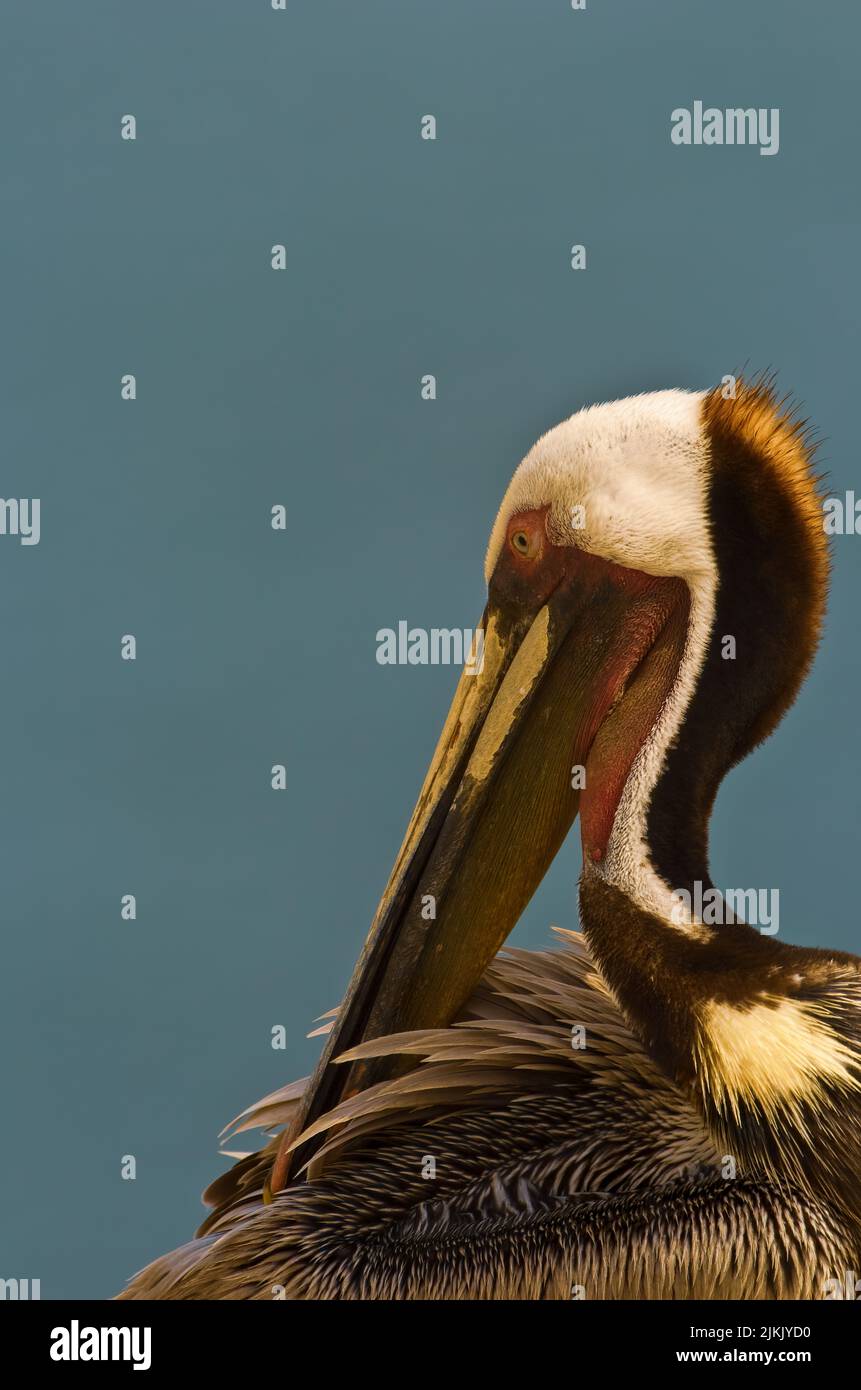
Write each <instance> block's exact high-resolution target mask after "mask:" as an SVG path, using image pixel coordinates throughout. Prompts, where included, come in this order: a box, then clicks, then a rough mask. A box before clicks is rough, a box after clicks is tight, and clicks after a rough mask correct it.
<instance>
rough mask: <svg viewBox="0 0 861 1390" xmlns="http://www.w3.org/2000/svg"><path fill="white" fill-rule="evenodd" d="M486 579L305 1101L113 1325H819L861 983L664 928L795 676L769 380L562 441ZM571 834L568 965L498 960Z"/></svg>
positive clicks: (711, 926) (798, 548) (782, 428)
mask: <svg viewBox="0 0 861 1390" xmlns="http://www.w3.org/2000/svg"><path fill="white" fill-rule="evenodd" d="M485 568H486V579H487V590H488V598H487V607H486V610H485V614H484V619H483V624H482V626H483V631H484V645H483V663H482V664H481V669H480V670H477V671H473V672H472V673H469V672H466V671H465V672H464V674H463V676H462V677H461V680H460V683H459V685H458V688H457V690H456V692H455V696H454V701H453V704H452V708H451V711H450V713H449V716H448V719H447V721H446V724H445V727H444V729H443V732H442V735H441V737H440V741H439V744H438V747H437V750H436V753H435V755H434V758H433V761H432V763H431V767H430V769H429V771H428V774H427V777H426V779H425V783H424V786H423V787H422V790H421V793H420V795H419V799H418V802H417V805H416V808H415V811H414V813H413V816H412V819H411V821H410V824H409V827H408V829H407V832H406V836H405V839H404V842H403V845H402V847H401V850H400V852H399V854H398V857H397V860H396V862H395V866H394V869H393V870H392V874H391V878H390V880H389V883H388V886H387V887H386V890H385V892H384V894H383V898H382V901H381V903H380V907H379V909H378V912H377V915H376V918H375V920H374V923H373V925H372V927H371V931H370V934H369V936H368V938H367V941H366V943H365V946H364V949H363V950H362V953H361V956H360V959H359V962H358V964H357V966H356V970H355V973H354V975H353V979H352V981H351V983H350V986H349V988H348V991H347V994H346V997H345V999H344V1002H343V1004H342V1006H341V1008H340V1009H339V1010H338V1013H337V1017H336V1018H335V1020H334V1023H333V1025H332V1027H331V1031H330V1034H329V1038H328V1041H327V1045H326V1048H325V1050H324V1053H323V1056H322V1058H321V1061H320V1064H319V1066H318V1068H317V1071H316V1072H315V1074H314V1076H313V1077H312V1078H311V1080H310V1082H301V1083H298V1084H296V1085H293V1086H288V1087H286V1088H285V1089H284V1090H283V1091H280V1092H277V1093H276V1094H274V1095H271V1096H268V1097H267V1098H266V1099H265V1100H263V1101H261V1102H260V1103H259V1104H257V1105H255V1106H252V1107H251V1108H250V1109H249V1110H248V1111H246V1112H244V1113H243V1115H242V1116H240V1117H239V1119H238V1121H236V1122H235V1124H234V1129H235V1130H236V1131H239V1130H245V1129H249V1128H253V1127H263V1128H267V1129H270V1130H272V1131H273V1138H272V1140H271V1142H270V1143H269V1144H268V1145H267V1146H266V1147H264V1148H263V1149H261V1150H260V1151H259V1152H257V1153H254V1154H251V1155H248V1156H246V1157H244V1158H242V1159H241V1161H240V1162H238V1163H237V1164H236V1165H235V1166H234V1167H233V1168H232V1169H231V1170H230V1171H229V1172H227V1173H225V1174H224V1175H223V1176H222V1177H220V1178H218V1179H217V1180H216V1181H215V1182H214V1183H213V1185H212V1187H211V1188H210V1189H209V1191H208V1193H207V1194H205V1195H206V1199H207V1201H208V1202H209V1204H210V1205H211V1206H212V1207H213V1208H214V1210H213V1212H212V1214H211V1215H210V1216H209V1217H208V1219H207V1221H206V1223H205V1224H204V1226H203V1228H202V1230H201V1232H200V1233H199V1234H198V1236H197V1237H196V1238H195V1239H194V1240H192V1241H191V1242H190V1243H189V1244H188V1245H185V1246H183V1247H182V1248H181V1249H179V1250H177V1251H174V1252H173V1253H172V1254H170V1255H167V1256H164V1257H163V1258H161V1259H158V1260H156V1261H155V1262H154V1263H153V1264H151V1265H150V1266H148V1268H146V1269H145V1270H143V1271H142V1273H140V1274H139V1275H137V1276H136V1277H135V1278H134V1279H133V1280H132V1282H131V1284H130V1285H129V1287H128V1289H127V1290H126V1292H125V1293H124V1294H122V1295H121V1297H123V1298H162V1299H192V1298H228V1299H271V1298H273V1297H287V1298H291V1299H313V1298H330V1299H340V1298H345V1299H375V1298H380V1299H383V1298H397V1299H428V1298H434V1299H443V1298H453V1299H494V1298H500V1299H501V1298H519V1299H545V1298H560V1299H568V1298H571V1297H572V1291H573V1290H576V1289H580V1290H582V1291H583V1292H584V1294H585V1296H586V1297H587V1298H605V1299H606V1298H654V1299H661V1298H821V1297H823V1296H826V1290H827V1288H828V1285H829V1281H832V1280H841V1279H842V1278H843V1276H844V1271H846V1270H852V1269H858V1268H859V1261H861V1176H859V1175H861V1124H859V1118H861V1106H859V1100H861V1012H859V1010H861V979H860V978H859V969H861V962H859V960H858V959H857V958H856V957H854V956H851V955H848V954H845V953H843V952H840V951H832V950H819V949H817V950H814V949H806V948H800V947H793V946H790V945H787V944H783V943H781V942H779V941H777V940H776V939H775V938H774V937H772V936H768V935H764V934H762V933H761V932H759V931H757V930H756V929H755V928H754V927H753V926H749V925H745V924H744V923H742V922H741V921H738V920H732V919H731V920H723V921H713V920H710V916H709V914H706V913H704V912H698V911H697V910H692V911H680V910H679V904H680V903H684V902H685V901H687V902H690V903H694V904H696V903H697V902H701V901H702V897H703V893H704V892H705V893H711V892H713V890H712V885H711V881H710V879H709V873H708V823H709V817H710V813H711V808H712V804H713V802H714V798H715V795H716V792H717V789H718V787H719V785H720V782H721V780H722V779H723V777H724V775H725V774H726V773H727V772H728V771H729V770H730V769H731V768H732V767H733V766H734V765H735V764H736V763H738V762H739V761H740V759H742V758H743V757H744V756H745V755H746V754H747V753H749V752H750V751H751V750H752V749H753V748H755V747H756V745H757V744H758V743H760V742H761V740H762V739H764V738H765V737H767V735H768V734H770V733H771V732H772V730H773V729H774V727H775V726H776V724H777V723H778V722H779V720H780V718H781V716H782V715H783V714H784V713H785V711H786V710H787V708H788V707H789V705H790V704H791V703H792V701H793V700H794V698H795V696H796V694H797V692H798V689H799V687H800V685H801V683H802V681H803V679H804V677H805V675H806V672H807V670H808V667H809V665H810V662H811V659H812V657H813V653H814V650H815V648H816V645H817V642H818V638H819V632H820V627H821V623H822V617H823V612H824V607H825V599H826V590H827V582H828V556H827V545H826V538H825V535H824V531H823V524H822V507H821V500H820V497H819V495H818V492H817V484H816V479H815V477H814V475H813V471H812V462H811V448H810V444H809V439H808V435H807V433H806V431H805V429H804V427H803V426H802V425H801V424H800V423H799V422H798V421H797V419H796V418H795V415H794V414H793V412H792V411H791V410H790V409H788V408H787V407H786V405H785V403H784V402H781V401H779V400H778V399H777V398H776V396H775V393H774V390H773V387H772V385H771V383H770V382H769V381H766V380H763V379H759V380H756V381H754V382H752V383H744V382H738V383H737V384H736V388H735V391H734V393H732V392H727V391H725V390H722V389H720V388H719V389H717V390H713V391H708V392H691V391H682V390H668V391H658V392H654V393H650V394H646V395H640V396H635V397H632V398H630V399H627V400H621V401H616V402H613V403H611V404H602V405H596V406H591V407H589V408H588V409H584V410H581V411H579V412H578V413H577V414H575V415H573V416H572V417H571V418H570V419H568V420H565V421H564V422H563V423H562V424H560V425H557V426H556V427H555V428H553V429H551V430H550V431H549V432H548V433H547V434H545V435H544V436H543V437H542V438H541V439H539V440H538V442H537V443H536V444H535V445H534V447H533V448H532V449H531V450H530V452H529V453H528V455H527V456H526V458H525V459H524V460H523V462H522V463H521V464H520V466H519V467H518V469H517V471H516V472H515V474H514V477H513V479H512V481H511V483H510V485H509V487H508V490H507V492H506V494H505V497H504V499H503V502H502V506H501V508H500V510H499V514H498V516H497V518H496V522H495V524H494V526H493V530H492V533H491V537H490V544H489V547H488V550H487V559H486V567H485ZM727 637H731V638H732V639H733V651H734V653H735V658H736V659H726V656H727V651H726V639H727ZM572 770H579V772H580V774H582V775H575V776H572ZM578 810H579V816H580V833H581V838H582V847H583V873H582V879H581V884H580V912H581V923H582V931H581V932H563V933H560V940H559V944H558V947H557V948H556V949H553V950H546V951H539V952H525V951H520V950H510V951H508V952H504V953H503V954H502V955H497V952H498V951H499V950H500V947H501V946H502V945H503V943H504V941H505V939H506V937H507V936H508V934H509V932H510V931H511V929H512V927H513V926H514V924H515V923H516V921H517V919H518V917H519V916H520V914H521V912H522V910H523V908H524V907H525V905H526V904H527V903H528V902H529V899H530V898H531V896H532V894H533V892H534V891H535V888H536V887H537V885H538V884H539V882H540V881H541V879H542V877H543V875H544V873H545V872H546V870H547V867H548V865H549V864H550V862H551V860H552V859H553V857H554V855H555V854H556V852H557V850H558V849H559V847H560V845H561V844H562V841H563V840H564V838H565V836H566V835H567V833H568V830H569V828H570V827H571V825H572V822H573V821H574V819H575V816H576V815H577V814H578ZM429 902H432V903H433V905H434V912H433V914H431V915H429V914H428V912H427V910H426V909H427V904H428V903H429ZM730 916H731V915H730ZM575 1037H576V1038H577V1039H579V1040H580V1041H579V1042H578V1045H576V1046H572V1038H575ZM276 1291H277V1292H276Z"/></svg>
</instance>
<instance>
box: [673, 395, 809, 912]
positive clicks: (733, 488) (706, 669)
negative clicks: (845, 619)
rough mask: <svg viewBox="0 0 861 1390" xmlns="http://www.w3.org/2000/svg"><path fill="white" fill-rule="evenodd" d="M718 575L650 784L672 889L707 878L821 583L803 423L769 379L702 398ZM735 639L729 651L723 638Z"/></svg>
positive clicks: (799, 672)
mask: <svg viewBox="0 0 861 1390" xmlns="http://www.w3.org/2000/svg"><path fill="white" fill-rule="evenodd" d="M702 421H703V433H704V436H705V439H706V442H707V445H708V451H709V463H710V469H711V481H710V488H709V496H708V508H709V517H710V523H711V534H712V543H713V546H714V552H715V559H716V563H717V569H718V576H719V583H718V592H717V600H716V609H715V619H714V624H713V628H712V632H711V636H710V640H709V643H708V647H707V650H706V656H705V660H704V663H703V669H702V671H701V673H700V678H699V681H698V683H697V689H696V692H695V694H694V697H693V699H692V701H691V705H690V708H689V709H688V712H687V714H686V716H685V719H684V722H683V725H682V728H681V730H680V731H679V736H678V738H677V741H676V744H675V746H674V748H673V749H671V750H670V752H669V754H668V756H667V760H666V765H665V769H664V773H663V775H662V777H661V779H660V781H659V783H658V785H657V787H656V788H655V791H654V794H653V797H652V803H651V806H650V809H649V816H648V838H649V844H650V848H651V851H652V860H653V863H654V867H655V869H656V871H657V872H658V873H659V874H660V876H661V877H662V878H663V879H664V881H665V882H667V883H669V884H670V885H672V886H673V887H677V888H687V887H689V885H690V884H692V883H693V882H695V881H696V880H701V881H703V882H707V881H708V866H707V859H708V822H709V817H710V815H711V810H712V805H713V802H714V798H715V795H716V793H717V789H718V787H719V785H720V783H721V781H722V779H723V778H724V776H725V775H726V773H727V772H728V771H729V769H730V768H732V767H734V766H735V764H736V763H738V762H739V761H740V760H741V759H742V758H744V757H745V756H746V755H747V754H748V753H749V752H750V751H751V750H752V749H753V748H755V747H756V745H757V744H758V743H760V742H761V741H762V740H763V739H764V738H766V737H767V736H768V734H770V733H771V732H772V730H773V729H774V728H775V726H776V725H777V724H778V722H779V721H780V719H781V717H782V716H783V715H784V714H785V712H786V710H787V709H788V708H789V706H790V705H791V704H792V702H793V700H794V699H795V697H796V695H797V693H798V690H799V688H800V686H801V683H802V681H803V680H804V677H805V676H806V674H807V671H808V669H809V667H810V663H811V661H812V660H813V656H814V653H815V651H816V647H817V644H818V641H819V635H820V632H821V628H822V619H823V615H824V612H825V602H826V598H827V592H828V568H829V566H828V541H827V538H826V536H825V532H824V530H823V516H822V499H821V494H820V487H819V484H820V480H819V478H818V477H817V476H816V474H815V472H814V467H813V445H812V441H811V438H810V433H809V430H808V429H807V426H806V423H805V422H804V421H803V420H800V419H799V418H798V416H797V412H796V411H795V410H794V409H793V408H792V406H791V404H790V403H789V401H788V400H787V399H779V398H778V397H777V394H776V392H775V389H774V383H773V380H772V379H771V378H767V377H759V378H757V379H755V380H753V381H752V382H749V383H748V382H745V381H742V380H739V381H738V382H737V383H736V392H735V396H734V397H732V398H730V399H726V400H725V399H724V398H723V396H722V395H721V391H720V389H716V390H714V391H711V392H709V394H708V395H706V396H705V397H704V399H703V403H702ZM728 636H731V637H733V638H734V639H735V643H736V657H735V660H731V659H730V660H727V659H724V655H723V642H724V639H725V638H726V637H728Z"/></svg>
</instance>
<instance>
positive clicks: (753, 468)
mask: <svg viewBox="0 0 861 1390" xmlns="http://www.w3.org/2000/svg"><path fill="white" fill-rule="evenodd" d="M702 415H703V424H704V427H705V430H706V432H707V435H708V439H709V445H710V451H711V459H712V469H713V482H712V489H713V494H714V493H715V492H717V491H719V490H720V488H721V484H722V483H724V484H726V485H727V486H728V487H729V488H730V489H731V491H734V492H735V493H736V495H737V500H738V506H739V508H747V509H748V510H749V512H750V514H751V517H750V519H751V522H752V528H753V534H754V536H755V537H757V538H759V539H760V540H761V541H762V544H763V546H764V548H766V553H765V554H764V555H763V556H759V557H758V556H751V557H750V560H751V562H752V569H753V571H754V573H755V572H756V561H757V559H763V560H765V561H766V562H767V564H768V567H769V572H770V573H769V578H772V577H773V576H774V575H776V574H780V575H781V578H780V580H779V581H778V583H777V588H778V589H780V588H781V587H782V588H783V595H782V598H783V602H782V603H779V604H777V605H776V612H775V619H776V621H778V622H779V623H780V626H781V628H783V630H784V632H785V635H786V637H787V638H788V639H791V640H792V646H793V650H792V652H790V653H788V655H789V656H790V657H792V658H794V660H791V661H790V662H788V663H786V665H785V675H786V677H787V678H788V679H787V680H786V683H785V684H784V687H783V689H782V690H781V691H780V692H779V695H778V697H777V699H776V700H775V701H774V703H773V704H771V705H770V706H769V707H768V708H767V709H764V710H763V711H762V713H761V715H760V718H759V719H758V720H757V721H756V723H755V726H754V727H752V728H751V729H750V731H749V732H750V736H751V741H750V743H749V745H748V747H747V748H745V749H744V750H743V751H742V752H740V753H739V756H740V757H743V756H744V754H745V753H747V752H749V751H750V749H751V748H754V747H755V746H756V744H757V743H759V742H761V740H762V739H764V738H766V737H767V736H768V735H769V734H770V733H771V732H772V730H773V729H774V728H775V726H776V725H777V724H778V723H779V721H780V719H781V717H782V716H783V715H784V714H785V713H786V710H787V709H788V708H789V706H790V705H791V704H792V702H793V700H794V699H795V696H796V695H797V693H798V690H799V687H800V686H801V683H802V681H803V680H804V677H805V676H806V675H807V672H808V670H809V669H810V665H811V663H812V661H813V658H814V656H815V654H816V648H817V646H818V645H819V639H820V636H821V632H822V623H823V619H824V617H825V607H826V602H827V598H828V579H829V570H830V557H829V548H828V538H827V536H826V535H825V530H824V527H823V512H822V499H823V492H822V481H823V480H822V475H821V474H819V473H817V472H816V471H815V466H814V465H815V459H814V455H815V444H814V440H813V438H812V432H811V429H810V426H809V424H808V422H807V421H806V420H804V419H802V418H800V416H799V413H798V408H797V406H796V405H795V404H794V403H793V401H792V399H791V398H790V397H789V396H783V397H778V395H777V392H776V390H775V380H774V377H773V376H765V375H763V376H759V377H756V378H754V379H753V380H752V381H751V382H749V383H748V382H745V381H743V380H739V381H738V382H737V384H736V394H735V397H734V398H730V399H728V400H724V398H723V397H722V395H721V391H720V388H715V389H714V390H713V391H710V392H709V394H708V395H707V396H706V397H705V399H704V401H703V406H702ZM719 520H720V519H719V518H718V517H716V516H715V515H714V513H713V524H714V525H717V524H718V523H719ZM729 520H730V522H731V518H729ZM781 572H782V573H781ZM721 577H722V579H723V577H724V576H723V574H722V576H721ZM781 581H782V582H781Z"/></svg>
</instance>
